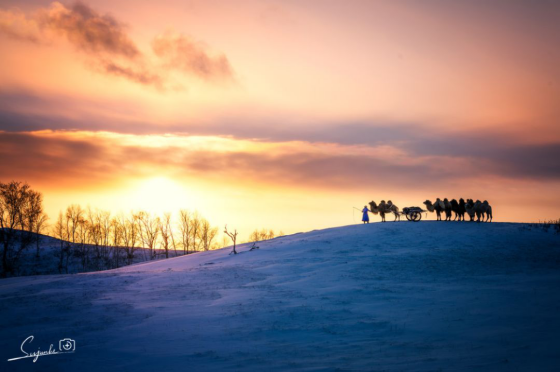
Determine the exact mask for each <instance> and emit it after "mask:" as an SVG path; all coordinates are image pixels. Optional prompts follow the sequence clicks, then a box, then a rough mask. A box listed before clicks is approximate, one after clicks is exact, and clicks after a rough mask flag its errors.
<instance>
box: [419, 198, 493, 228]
mask: <svg viewBox="0 0 560 372" xmlns="http://www.w3.org/2000/svg"><path fill="white" fill-rule="evenodd" d="M424 204H425V205H426V209H428V211H430V212H434V211H435V212H436V216H437V220H438V221H441V212H445V221H451V217H452V214H455V216H454V218H453V221H457V219H458V220H459V221H465V214H468V215H469V218H470V221H475V219H474V218H475V216H476V222H492V206H491V205H490V204H488V201H487V200H485V201H483V202H481V201H480V200H477V201H476V202H475V201H473V200H472V199H467V201H466V202H465V200H464V199H463V198H461V199H459V201H457V200H455V199H451V201H449V200H447V198H445V199H443V201H442V200H441V199H440V198H437V199H436V201H435V203H433V204H432V202H431V201H430V200H426V201H425V202H424Z"/></svg>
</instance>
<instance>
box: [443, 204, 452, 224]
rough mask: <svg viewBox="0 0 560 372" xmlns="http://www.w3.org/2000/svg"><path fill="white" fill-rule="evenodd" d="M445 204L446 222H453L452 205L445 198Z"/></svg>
mask: <svg viewBox="0 0 560 372" xmlns="http://www.w3.org/2000/svg"><path fill="white" fill-rule="evenodd" d="M443 204H444V205H445V220H446V221H451V203H450V202H449V200H447V198H445V199H443Z"/></svg>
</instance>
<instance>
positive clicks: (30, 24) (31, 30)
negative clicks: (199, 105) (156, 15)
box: [0, 2, 233, 90]
mask: <svg viewBox="0 0 560 372" xmlns="http://www.w3.org/2000/svg"><path fill="white" fill-rule="evenodd" d="M0 33H3V34H5V35H7V36H8V37H11V38H13V39H16V40H20V41H28V42H34V43H41V42H43V41H45V40H47V39H48V36H47V34H48V33H51V34H54V35H58V36H63V37H65V38H66V39H67V40H68V41H69V42H70V44H71V45H73V46H74V47H75V48H77V49H78V50H80V51H81V52H83V53H85V54H86V55H87V56H89V60H88V64H89V65H91V66H93V68H94V70H96V71H98V72H101V73H105V74H108V75H113V76H118V77H122V78H125V79H127V80H129V81H132V82H134V83H138V84H142V85H151V86H155V87H156V88H158V89H160V90H163V89H164V88H165V86H166V82H167V80H168V78H169V77H167V78H166V77H164V76H166V75H168V72H169V71H171V70H177V71H181V72H183V73H188V74H191V75H195V76H198V77H202V78H204V79H206V80H218V79H230V78H231V77H232V76H233V73H232V71H233V70H232V67H231V65H230V63H229V60H228V58H227V57H226V56H225V55H224V54H220V55H217V56H215V57H214V56H211V55H209V54H208V53H207V52H206V50H205V48H204V47H203V46H202V44H199V43H195V42H193V41H191V40H190V39H188V38H187V37H186V36H183V35H171V34H165V35H162V36H159V37H157V38H155V39H154V41H153V44H152V47H153V51H154V53H155V55H156V57H158V58H160V59H161V62H162V63H163V66H164V67H165V70H161V69H159V68H157V67H156V66H154V65H151V64H150V63H149V59H148V58H147V57H146V55H145V54H144V53H143V52H141V51H140V49H139V48H138V46H137V45H136V43H135V42H134V41H133V40H132V39H131V37H130V36H129V35H128V33H127V30H126V27H125V26H124V24H123V23H122V22H121V21H119V20H117V19H116V18H114V17H113V16H111V15H109V14H102V13H99V12H97V11H96V10H94V9H93V8H91V7H90V6H88V5H87V4H85V3H82V2H76V3H74V4H73V5H72V6H71V7H66V6H65V5H63V4H61V3H59V2H53V3H52V4H51V6H50V8H48V9H40V10H39V11H38V12H36V14H35V15H33V16H31V17H28V16H26V15H25V14H24V13H23V12H22V11H21V10H19V9H13V10H0Z"/></svg>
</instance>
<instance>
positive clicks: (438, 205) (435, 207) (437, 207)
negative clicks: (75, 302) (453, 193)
mask: <svg viewBox="0 0 560 372" xmlns="http://www.w3.org/2000/svg"><path fill="white" fill-rule="evenodd" d="M424 204H425V205H426V209H428V211H430V212H434V211H435V212H436V219H437V220H438V221H441V212H443V211H444V210H445V205H444V204H443V202H442V201H441V200H440V198H437V199H436V202H435V203H433V204H432V202H431V201H430V200H426V201H425V202H424Z"/></svg>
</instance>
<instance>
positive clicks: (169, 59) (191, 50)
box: [152, 33, 233, 79]
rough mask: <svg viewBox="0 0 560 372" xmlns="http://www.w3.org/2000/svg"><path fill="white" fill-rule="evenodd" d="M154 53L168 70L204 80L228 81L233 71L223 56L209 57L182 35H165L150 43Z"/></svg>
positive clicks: (202, 49)
mask: <svg viewBox="0 0 560 372" xmlns="http://www.w3.org/2000/svg"><path fill="white" fill-rule="evenodd" d="M152 48H153V50H154V53H155V54H156V55H157V56H158V57H160V58H161V59H162V60H163V61H164V63H165V66H166V67H168V68H174V69H178V70H180V71H183V72H185V73H188V74H194V75H196V76H199V77H201V78H204V79H230V78H232V76H233V71H232V68H231V65H230V63H229V60H228V59H227V57H226V56H225V55H223V54H222V55H217V56H215V57H214V56H211V55H209V54H208V52H207V51H206V50H205V48H204V47H203V46H202V45H200V44H199V43H196V42H194V41H193V40H191V39H189V38H188V37H186V36H184V35H174V34H171V33H166V34H164V35H161V36H158V37H156V38H155V39H154V40H153V42H152Z"/></svg>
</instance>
